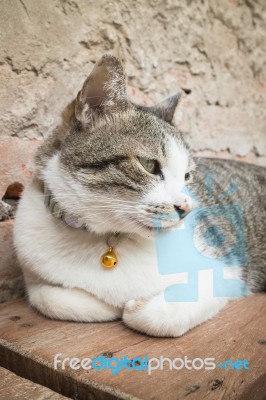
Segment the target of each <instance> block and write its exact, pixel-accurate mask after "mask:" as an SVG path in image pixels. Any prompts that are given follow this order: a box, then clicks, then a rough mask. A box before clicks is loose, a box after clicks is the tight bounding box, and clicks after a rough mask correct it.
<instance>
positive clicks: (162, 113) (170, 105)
mask: <svg viewBox="0 0 266 400" xmlns="http://www.w3.org/2000/svg"><path fill="white" fill-rule="evenodd" d="M181 98H182V92H181V91H180V92H178V93H176V94H174V95H173V96H171V97H168V98H167V99H165V100H163V101H162V102H160V103H158V104H156V105H155V106H152V107H142V106H140V107H139V108H141V109H142V110H143V111H147V112H150V113H152V114H154V115H156V116H157V117H158V118H161V119H163V120H164V121H166V122H169V123H171V122H172V121H173V118H174V114H175V111H176V109H177V107H178V106H179V105H180V103H181Z"/></svg>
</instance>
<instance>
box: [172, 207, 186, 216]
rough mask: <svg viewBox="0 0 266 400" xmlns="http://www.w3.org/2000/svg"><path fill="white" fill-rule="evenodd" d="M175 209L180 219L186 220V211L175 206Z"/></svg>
mask: <svg viewBox="0 0 266 400" xmlns="http://www.w3.org/2000/svg"><path fill="white" fill-rule="evenodd" d="M174 209H175V211H176V212H177V214H178V216H179V218H184V216H185V214H186V210H184V209H183V208H182V206H179V205H176V204H174Z"/></svg>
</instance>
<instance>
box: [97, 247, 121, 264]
mask: <svg viewBox="0 0 266 400" xmlns="http://www.w3.org/2000/svg"><path fill="white" fill-rule="evenodd" d="M101 262H102V266H103V267H105V268H113V267H115V266H116V264H117V256H116V254H115V252H114V250H113V248H112V247H111V246H110V247H109V249H108V251H107V252H106V253H104V254H103V255H102V258H101Z"/></svg>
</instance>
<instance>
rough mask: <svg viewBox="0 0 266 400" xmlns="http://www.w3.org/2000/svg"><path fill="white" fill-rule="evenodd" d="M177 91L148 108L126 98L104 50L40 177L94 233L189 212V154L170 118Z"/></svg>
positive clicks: (171, 221)
mask: <svg viewBox="0 0 266 400" xmlns="http://www.w3.org/2000/svg"><path fill="white" fill-rule="evenodd" d="M180 97H181V96H180V94H177V95H175V96H172V97H170V98H169V99H167V100H165V101H164V102H162V103H160V104H159V105H158V106H154V107H151V108H148V107H141V106H136V105H134V104H133V103H132V102H130V100H129V98H128V96H127V90H126V77H125V74H124V71H123V68H122V65H121V63H120V61H119V60H118V59H117V58H116V57H114V56H111V55H105V56H103V57H102V59H101V60H100V61H99V62H98V63H97V64H96V66H95V67H94V69H93V71H92V72H91V74H90V75H89V77H88V78H87V79H86V81H85V83H84V85H83V87H82V89H81V91H80V92H79V94H78V96H77V99H76V102H75V118H74V121H73V123H72V124H71V126H70V128H69V131H68V134H67V135H66V138H65V139H64V141H63V143H62V144H61V148H60V150H59V152H58V153H57V154H56V155H54V156H53V157H52V159H51V160H50V161H49V163H48V166H47V168H46V172H45V174H44V175H45V179H46V180H47V183H48V185H49V186H50V188H51V189H52V191H53V194H54V195H55V197H56V198H57V199H58V200H59V202H60V204H61V205H62V207H63V208H65V209H66V210H67V211H68V212H71V213H74V214H75V215H77V216H79V217H81V218H82V219H83V220H84V221H85V222H86V223H87V225H88V226H89V227H90V229H91V230H92V231H95V232H97V233H106V232H127V233H137V234H140V235H142V236H145V237H147V236H149V235H150V233H151V231H152V229H153V228H154V227H155V226H162V227H163V228H166V229H167V228H170V227H173V226H176V224H177V222H178V221H180V220H181V219H182V218H183V217H184V216H185V213H186V212H188V211H189V210H190V207H191V204H190V198H189V197H188V196H186V195H185V194H184V192H183V188H184V185H185V184H186V183H187V182H188V181H189V180H190V179H191V170H192V168H193V160H192V157H191V156H190V153H189V149H188V147H187V145H186V144H185V142H184V140H183V138H182V136H181V134H180V132H178V130H177V128H176V127H174V126H173V125H172V124H171V122H172V119H173V115H174V112H175V109H176V107H177V106H178V102H179V99H180Z"/></svg>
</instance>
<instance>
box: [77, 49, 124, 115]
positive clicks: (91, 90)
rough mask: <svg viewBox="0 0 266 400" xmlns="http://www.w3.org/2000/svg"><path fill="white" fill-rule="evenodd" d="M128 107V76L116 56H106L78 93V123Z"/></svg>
mask: <svg viewBox="0 0 266 400" xmlns="http://www.w3.org/2000/svg"><path fill="white" fill-rule="evenodd" d="M128 105H129V101H128V97H127V91H126V76H125V73H124V70H123V67H122V64H121V62H120V60H119V59H118V58H116V57H115V56H113V55H110V54H105V55H104V56H103V57H102V58H101V60H100V61H99V62H98V63H97V64H96V65H95V67H94V68H93V70H92V72H91V74H90V75H89V76H88V78H87V79H86V81H85V82H84V84H83V87H82V89H81V91H80V92H79V93H78V96H77V99H76V105H75V116H76V118H77V120H78V121H80V122H82V123H87V122H89V121H90V120H91V118H92V117H93V116H95V115H100V114H102V113H107V112H112V111H114V110H123V109H126V108H127V107H128Z"/></svg>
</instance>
